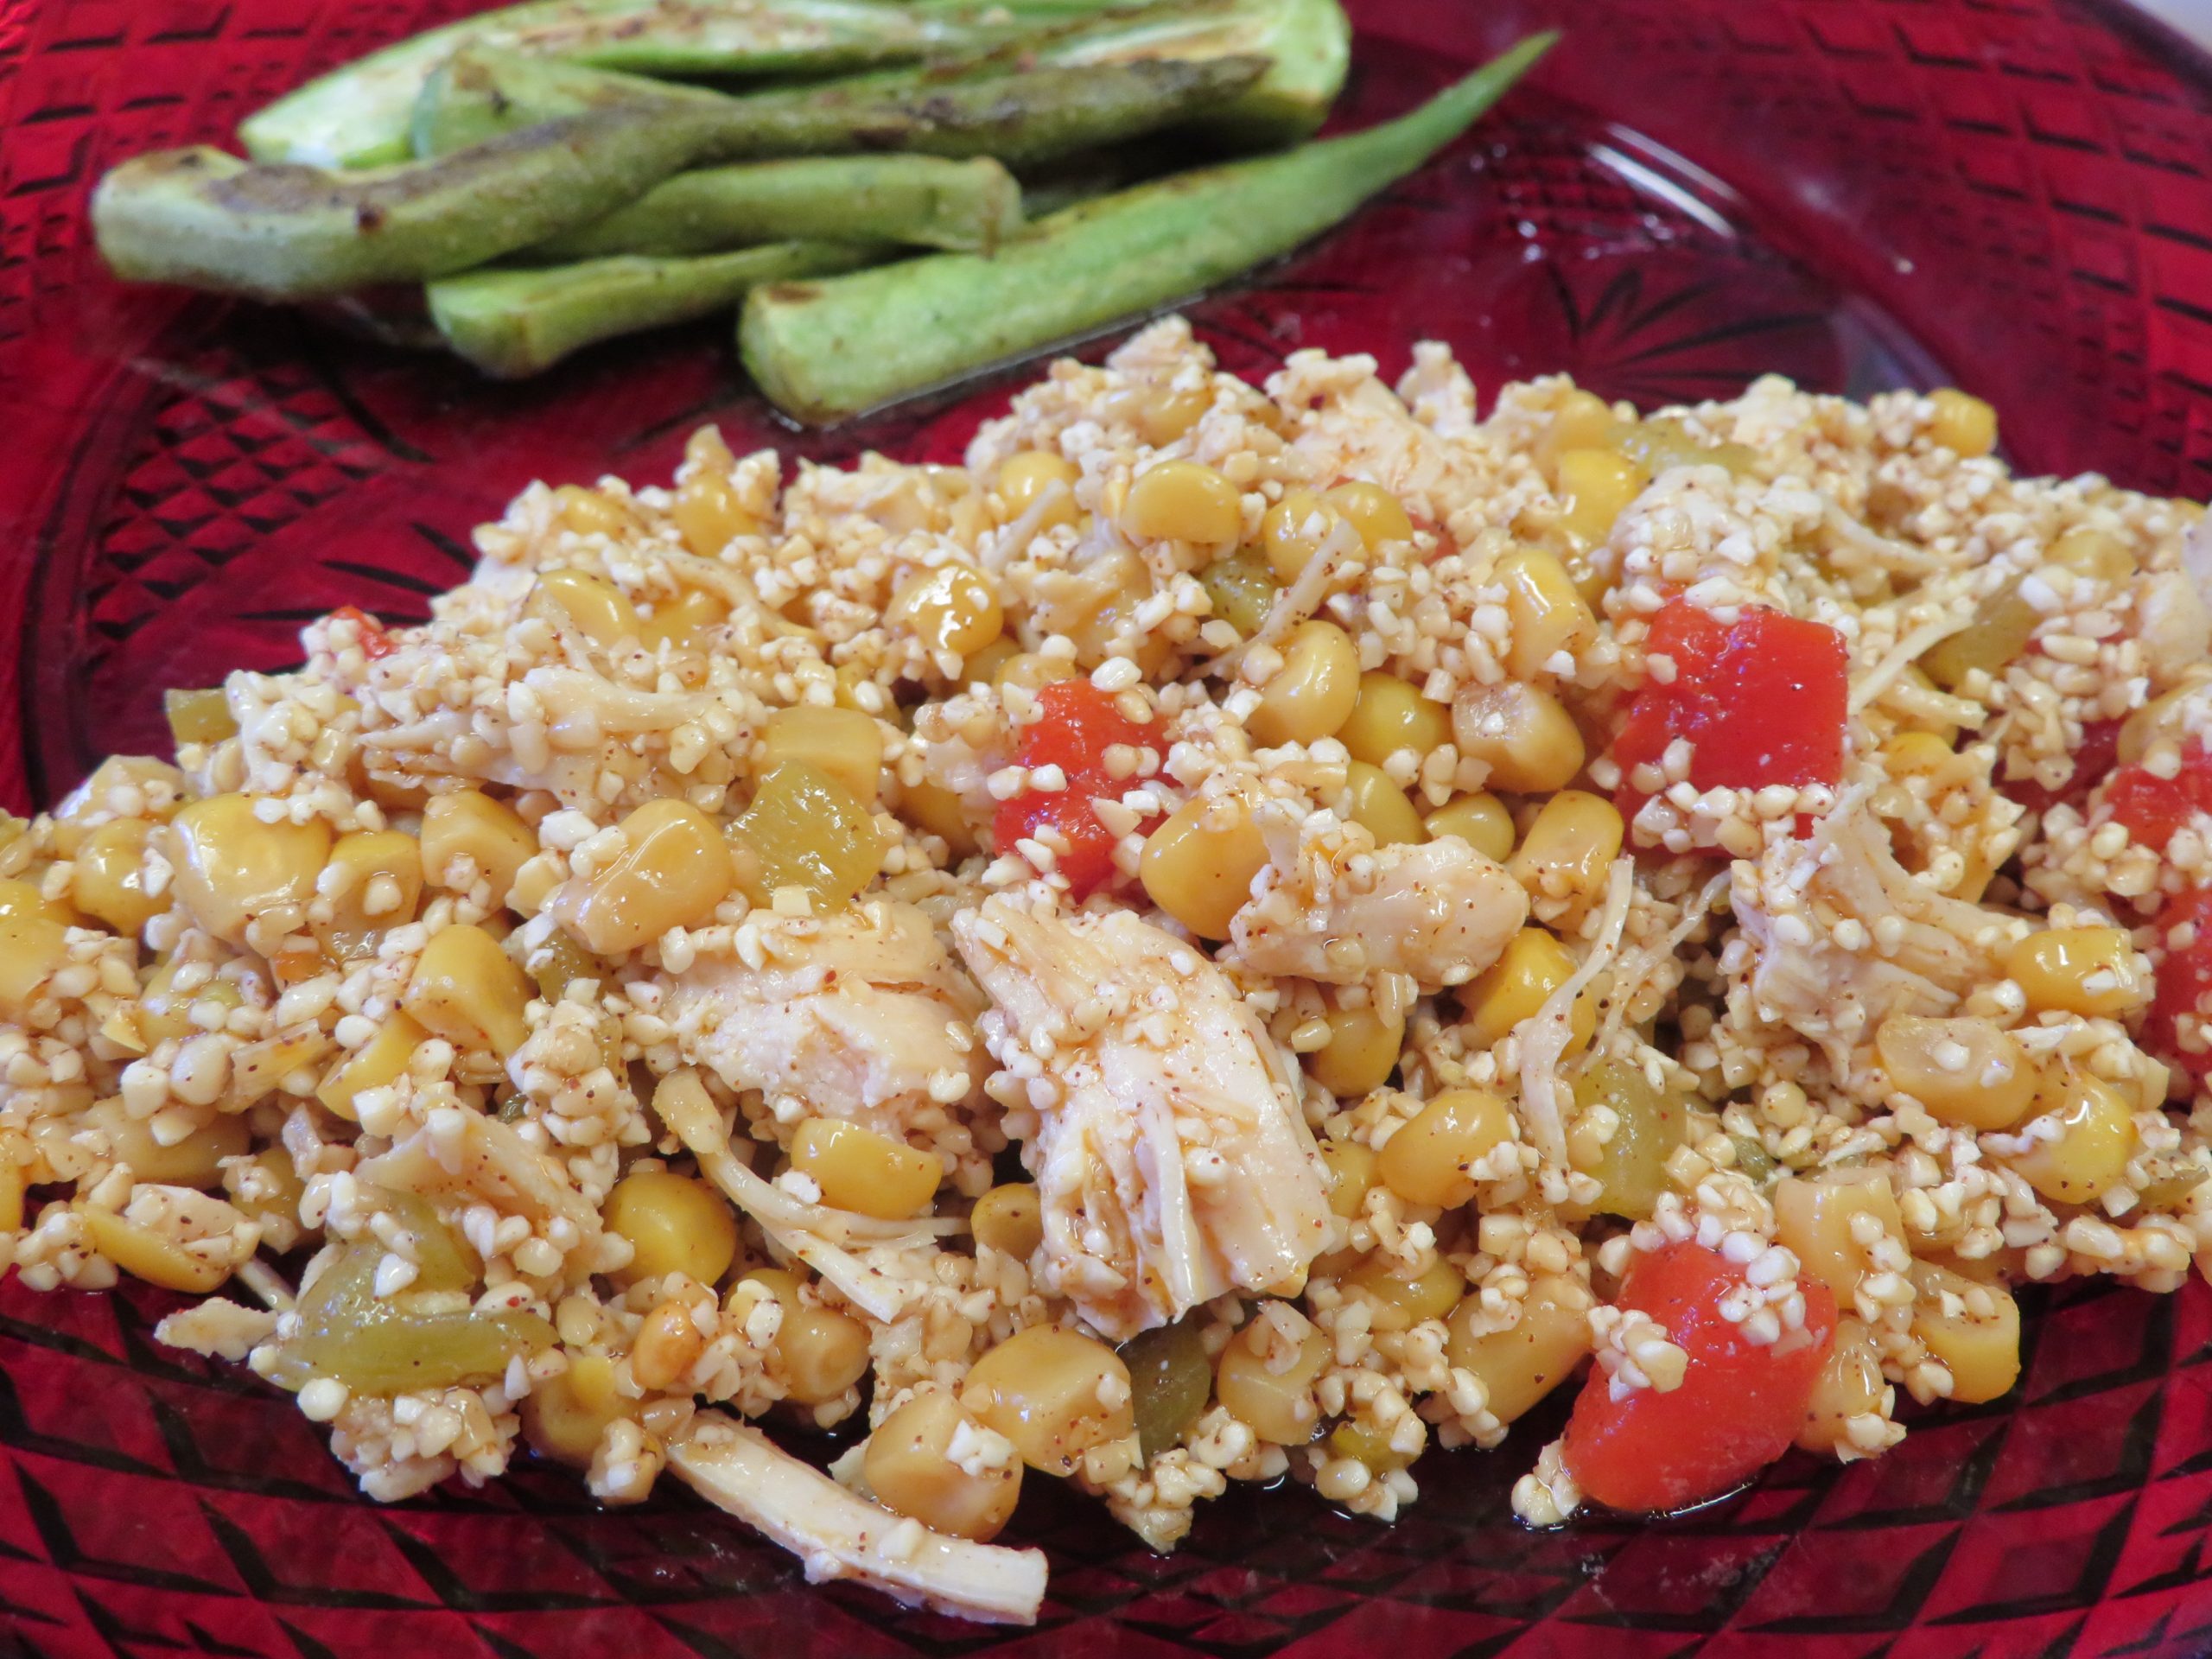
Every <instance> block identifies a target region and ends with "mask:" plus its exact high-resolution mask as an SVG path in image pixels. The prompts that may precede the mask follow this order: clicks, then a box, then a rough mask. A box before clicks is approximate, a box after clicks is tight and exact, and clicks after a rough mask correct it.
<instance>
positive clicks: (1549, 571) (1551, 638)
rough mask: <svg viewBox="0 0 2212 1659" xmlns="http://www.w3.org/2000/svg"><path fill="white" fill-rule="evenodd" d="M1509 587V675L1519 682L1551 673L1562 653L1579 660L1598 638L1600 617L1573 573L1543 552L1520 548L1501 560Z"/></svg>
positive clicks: (1501, 573)
mask: <svg viewBox="0 0 2212 1659" xmlns="http://www.w3.org/2000/svg"><path fill="white" fill-rule="evenodd" d="M1497 579H1498V580H1499V581H1500V582H1503V583H1504V584H1505V613H1506V616H1507V618H1508V620H1509V621H1510V624H1511V627H1512V634H1511V639H1512V644H1511V645H1510V646H1509V647H1508V648H1507V651H1506V654H1505V668H1506V671H1507V672H1508V673H1509V674H1510V675H1512V676H1513V677H1514V678H1515V679H1516V680H1533V679H1534V678H1535V677H1536V676H1537V675H1539V674H1542V673H1549V672H1551V670H1550V668H1549V667H1548V664H1550V662H1551V659H1552V658H1554V657H1555V656H1556V655H1558V654H1559V653H1560V652H1562V651H1563V652H1567V654H1568V655H1569V656H1571V657H1579V656H1580V655H1581V653H1582V652H1584V651H1586V649H1588V647H1589V645H1590V644H1591V642H1592V641H1593V640H1595V639H1597V637H1598V618H1597V614H1596V613H1594V612H1592V610H1591V608H1590V601H1588V600H1586V599H1585V598H1583V596H1582V594H1581V592H1580V589H1578V588H1576V587H1575V585H1574V579H1573V577H1572V576H1570V575H1567V567H1566V566H1565V565H1563V564H1561V563H1560V562H1559V560H1558V559H1557V558H1556V557H1554V556H1553V555H1551V554H1549V553H1547V552H1545V551H1544V550H1542V549H1541V548H1534V547H1519V548H1516V549H1514V550H1513V551H1512V552H1510V553H1508V554H1507V555H1506V556H1504V557H1503V558H1502V559H1500V560H1499V561H1498V562H1497Z"/></svg>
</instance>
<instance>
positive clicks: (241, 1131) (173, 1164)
mask: <svg viewBox="0 0 2212 1659" xmlns="http://www.w3.org/2000/svg"><path fill="white" fill-rule="evenodd" d="M84 1121H85V1123H86V1126H87V1127H89V1128H95V1129H98V1130H99V1132H100V1133H101V1134H103V1135H105V1136H106V1137H107V1144H108V1155H109V1156H110V1157H111V1158H112V1159H114V1160H115V1161H116V1162H118V1163H119V1164H128V1165H130V1173H131V1174H132V1175H134V1176H136V1177H137V1179H139V1180H142V1181H156V1182H159V1183H160V1184H161V1185H164V1186H196V1187H200V1188H201V1189H203V1190H205V1191H207V1192H213V1190H214V1189H215V1188H217V1187H219V1186H220V1185H222V1184H223V1170H222V1160H224V1159H226V1158H236V1157H238V1155H240V1154H243V1153H244V1152H245V1150H246V1149H247V1147H248V1146H249V1145H250V1144H251V1137H250V1136H249V1135H248V1134H247V1133H246V1122H245V1118H243V1117H240V1116H237V1115H236V1114H234V1113H226V1114H224V1115H222V1116H218V1117H215V1118H213V1119H211V1120H210V1121H209V1122H207V1124H206V1125H205V1126H204V1127H203V1128H199V1129H195V1130H194V1131H193V1133H192V1134H190V1135H187V1136H186V1137H185V1138H184V1139H183V1140H181V1141H178V1142H176V1144H175V1145H174V1146H167V1147H165V1146H163V1145H162V1143H161V1142H160V1141H156V1139H155V1138H154V1132H153V1129H152V1127H151V1126H150V1125H149V1123H148V1122H147V1121H146V1120H145V1119H144V1118H139V1117H133V1116H130V1113H129V1112H127V1111H125V1110H124V1109H123V1100H122V1097H121V1096H111V1098H109V1099H106V1100H101V1101H95V1102H94V1103H92V1105H91V1106H90V1107H89V1108H87V1109H86V1112H85V1118H84Z"/></svg>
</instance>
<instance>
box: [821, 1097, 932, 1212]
mask: <svg viewBox="0 0 2212 1659" xmlns="http://www.w3.org/2000/svg"><path fill="white" fill-rule="evenodd" d="M791 1167H792V1168H793V1169H796V1170H799V1171H801V1172H803V1173H805V1174H808V1175H811V1176H812V1177H814V1179H815V1181H816V1182H817V1184H818V1185H820V1186H821V1188H822V1201H823V1203H824V1204H827V1205H830V1206H831V1207H832V1208H833V1209H837V1210H851V1211H855V1212H857V1213H858V1214H861V1215H863V1216H875V1217H880V1219H882V1220H885V1221H903V1220H905V1219H906V1217H909V1216H918V1215H919V1214H921V1213H922V1211H925V1210H926V1209H928V1208H929V1206H930V1200H931V1198H934V1197H935V1196H936V1195H937V1184H938V1180H939V1179H941V1178H942V1177H943V1175H944V1163H943V1161H942V1160H940V1159H939V1158H938V1155H937V1154H935V1153H933V1152H922V1151H919V1150H918V1149H916V1148H915V1147H910V1146H908V1145H907V1144H906V1142H905V1141H893V1139H891V1137H890V1136H888V1135H878V1134H877V1133H876V1132H875V1131H874V1129H870V1128H863V1127H861V1125H860V1124H858V1123H848V1122H844V1121H843V1120H842V1119H840V1118H835V1117H810V1118H809V1119H807V1121H806V1122H804V1123H802V1124H800V1125H799V1126H798V1131H797V1133H795V1134H794V1135H792V1136H791Z"/></svg>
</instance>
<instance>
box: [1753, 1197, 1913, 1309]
mask: <svg viewBox="0 0 2212 1659" xmlns="http://www.w3.org/2000/svg"><path fill="white" fill-rule="evenodd" d="M1860 1216H1867V1217H1872V1220H1873V1222H1874V1224H1875V1225H1876V1226H1878V1227H1879V1228H1880V1229H1881V1230H1882V1231H1883V1233H1884V1234H1885V1236H1888V1237H1890V1238H1892V1239H1895V1240H1897V1242H1898V1243H1900V1244H1902V1243H1904V1217H1903V1216H1901V1215H1900V1214H1899V1213H1898V1212H1897V1190H1896V1188H1894V1187H1893V1186H1891V1185H1890V1178H1889V1176H1888V1174H1887V1173H1885V1172H1884V1171H1882V1170H1879V1169H1865V1168H1860V1169H1850V1168H1838V1169H1824V1170H1821V1171H1819V1172H1818V1173H1815V1174H1812V1175H1806V1176H1797V1175H1790V1176H1785V1177H1783V1179H1782V1180H1780V1181H1779V1182H1777V1183H1776V1185H1775V1189H1774V1224H1775V1236H1776V1238H1777V1240H1778V1241H1779V1242H1780V1243H1782V1244H1783V1246H1784V1247H1785V1248H1786V1249H1789V1250H1790V1251H1791V1252H1792V1253H1793V1254H1794V1255H1796V1257H1797V1261H1798V1264H1799V1266H1800V1267H1802V1268H1803V1269H1804V1271H1805V1272H1807V1273H1808V1274H1811V1275H1812V1276H1813V1277H1814V1278H1815V1279H1817V1280H1819V1281H1821V1283H1822V1284H1824V1285H1826V1286H1827V1287H1828V1289H1829V1290H1830V1291H1831V1292H1833V1293H1834V1296H1835V1305H1836V1306H1838V1307H1840V1308H1842V1309H1844V1310H1845V1311H1847V1312H1848V1311H1849V1310H1850V1308H1851V1306H1852V1294H1853V1292H1854V1291H1856V1290H1857V1289H1858V1287H1859V1276H1860V1275H1861V1274H1864V1273H1866V1272H1868V1271H1870V1269H1869V1268H1868V1265H1867V1257H1866V1246H1864V1245H1862V1244H1861V1243H1859V1241H1858V1238H1857V1236H1855V1234H1854V1231H1853V1222H1854V1221H1855V1220H1856V1219H1857V1218H1858V1217H1860Z"/></svg>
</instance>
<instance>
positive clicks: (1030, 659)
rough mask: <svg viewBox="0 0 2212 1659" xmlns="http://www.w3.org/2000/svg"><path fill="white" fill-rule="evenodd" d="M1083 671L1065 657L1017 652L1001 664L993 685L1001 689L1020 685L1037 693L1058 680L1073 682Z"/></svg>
mask: <svg viewBox="0 0 2212 1659" xmlns="http://www.w3.org/2000/svg"><path fill="white" fill-rule="evenodd" d="M1079 672H1080V670H1078V669H1077V667H1076V665H1075V664H1074V662H1073V661H1072V660H1071V659H1070V658H1065V657H1047V656H1046V655H1045V653H1044V652H1039V651H1024V652H1016V653H1015V654H1014V655H1013V656H1012V657H1009V658H1007V659H1006V661H1005V662H1004V663H1002V664H1000V667H999V671H998V672H997V673H995V674H994V675H992V676H991V683H992V684H994V685H996V686H999V687H1001V688H1003V687H1006V686H1009V685H1018V686H1020V688H1021V689H1022V690H1025V691H1036V690H1041V689H1042V688H1043V687H1045V686H1048V685H1051V684H1052V683H1053V682H1054V681H1056V680H1071V679H1074V678H1075V677H1076V676H1077V674H1078V673H1079Z"/></svg>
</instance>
